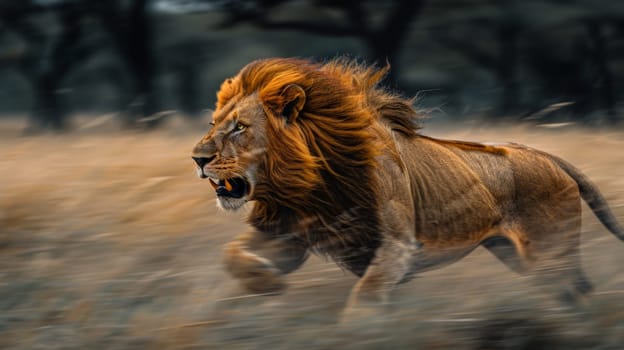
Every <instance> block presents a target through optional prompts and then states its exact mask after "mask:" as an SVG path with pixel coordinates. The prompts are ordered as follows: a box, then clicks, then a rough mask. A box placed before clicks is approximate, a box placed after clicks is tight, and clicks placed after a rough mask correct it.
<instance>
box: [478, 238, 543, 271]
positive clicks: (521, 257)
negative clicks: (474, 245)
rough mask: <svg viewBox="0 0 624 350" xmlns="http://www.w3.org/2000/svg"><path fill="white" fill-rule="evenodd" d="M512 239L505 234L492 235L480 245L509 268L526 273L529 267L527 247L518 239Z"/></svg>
mask: <svg viewBox="0 0 624 350" xmlns="http://www.w3.org/2000/svg"><path fill="white" fill-rule="evenodd" d="M514 241H515V242H514ZM514 241H512V240H511V239H509V238H507V237H505V236H493V237H490V238H487V239H486V240H484V241H483V242H481V245H482V246H483V247H484V248H485V249H487V250H488V251H489V252H490V253H492V254H493V255H494V256H495V257H496V258H498V260H500V261H501V262H502V263H503V264H505V265H506V266H507V267H508V268H509V269H510V270H512V271H514V272H516V273H519V274H526V273H528V272H529V271H530V269H531V262H530V259H529V258H528V257H527V256H526V251H527V249H526V247H525V246H523V245H522V244H523V243H520V242H519V240H514Z"/></svg>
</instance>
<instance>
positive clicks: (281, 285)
mask: <svg viewBox="0 0 624 350" xmlns="http://www.w3.org/2000/svg"><path fill="white" fill-rule="evenodd" d="M307 256H308V253H307V249H306V247H304V246H303V245H302V244H300V243H298V242H294V241H293V240H289V239H282V238H274V237H270V236H269V235H267V234H264V233H261V232H255V231H254V232H250V233H246V234H243V235H241V236H239V237H237V238H236V239H234V240H233V241H232V242H230V243H228V244H227V245H226V246H225V250H224V264H225V267H226V269H227V270H228V271H229V272H230V273H231V274H232V275H233V276H234V277H236V278H238V279H239V280H240V282H241V284H242V285H243V286H244V287H245V288H246V289H248V290H250V291H252V292H254V293H279V292H281V291H282V290H283V289H285V288H286V283H285V282H284V278H283V275H285V274H287V273H289V272H291V271H293V270H295V269H297V268H298V267H299V266H301V264H303V262H304V261H305V260H306V258H307Z"/></svg>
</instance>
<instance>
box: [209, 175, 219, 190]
mask: <svg viewBox="0 0 624 350" xmlns="http://www.w3.org/2000/svg"><path fill="white" fill-rule="evenodd" d="M208 180H209V182H210V185H212V187H213V188H214V189H215V190H216V189H217V188H219V184H218V183H217V181H215V180H213V179H212V178H211V177H209V178H208Z"/></svg>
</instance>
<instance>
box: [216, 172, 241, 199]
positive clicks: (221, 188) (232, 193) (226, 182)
mask: <svg viewBox="0 0 624 350" xmlns="http://www.w3.org/2000/svg"><path fill="white" fill-rule="evenodd" d="M208 179H209V180H210V184H211V185H212V187H213V188H214V189H215V191H216V192H217V196H221V197H231V198H242V197H243V196H244V195H246V194H247V192H248V190H249V183H248V182H247V180H245V179H244V178H242V177H235V178H231V179H219V180H217V179H212V178H208Z"/></svg>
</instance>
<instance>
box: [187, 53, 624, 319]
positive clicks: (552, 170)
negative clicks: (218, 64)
mask: <svg viewBox="0 0 624 350" xmlns="http://www.w3.org/2000/svg"><path fill="white" fill-rule="evenodd" d="M384 73H385V71H383V70H382V71H377V70H374V69H371V68H366V67H364V66H361V65H357V64H353V63H350V62H346V61H332V62H329V63H326V64H316V63H312V62H309V61H304V60H294V59H274V60H264V61H256V62H253V63H251V64H250V65H248V66H247V67H245V68H244V69H243V70H242V71H241V73H240V74H239V75H237V77H235V78H234V79H229V80H227V81H226V82H225V83H224V85H223V86H222V88H221V91H220V92H219V94H218V97H219V101H218V103H217V110H216V111H215V114H214V116H213V119H214V121H215V129H213V130H212V131H211V132H210V133H209V134H208V135H207V136H206V137H204V138H203V139H202V140H201V141H200V143H199V144H198V145H197V146H196V148H195V150H194V158H195V160H196V161H197V162H198V164H199V165H200V171H201V175H202V177H211V178H214V179H215V180H214V181H213V186H215V188H216V189H217V187H218V185H217V183H219V184H220V185H219V186H221V187H222V188H220V189H217V194H220V195H219V200H220V203H221V205H222V206H223V207H225V208H226V209H237V208H238V207H240V206H241V205H242V203H244V201H246V200H254V201H255V202H254V204H253V206H254V207H253V209H252V211H251V214H250V218H249V222H250V224H251V225H252V227H253V230H252V231H251V232H249V233H247V234H244V235H242V236H240V237H238V238H237V239H236V240H234V241H233V242H231V243H230V244H228V246H227V247H226V250H225V262H226V267H227V268H228V270H229V271H230V272H231V273H232V274H233V275H234V276H236V277H238V278H239V279H241V281H242V282H243V284H244V285H245V286H246V287H248V288H249V289H251V290H254V291H259V292H265V291H275V290H278V289H280V288H282V287H283V281H282V277H281V276H282V275H283V274H286V273H289V272H291V271H293V270H294V269H296V268H298V267H299V266H300V265H301V264H302V263H303V262H304V261H305V259H306V257H307V254H308V252H310V251H312V252H317V253H320V254H323V255H327V256H330V257H331V258H333V259H334V260H335V261H336V262H337V263H338V264H340V265H341V266H343V267H345V268H346V269H348V270H350V271H352V272H354V273H355V274H357V275H359V276H361V277H362V278H361V279H360V281H359V282H358V284H357V285H356V287H355V288H354V290H353V293H352V295H351V298H350V301H349V307H350V308H353V307H355V306H356V305H358V304H361V303H362V302H363V301H366V300H368V299H375V300H377V301H379V300H384V299H385V297H386V295H387V292H388V291H389V290H391V289H392V287H393V286H394V285H396V284H397V283H399V282H401V281H406V280H408V279H409V277H410V276H411V275H413V274H414V273H417V272H419V271H423V270H426V269H430V268H435V267H439V266H443V265H444V264H447V263H450V262H453V261H456V260H458V259H460V258H461V257H463V256H465V255H466V254H468V253H470V252H471V251H472V250H473V249H475V248H476V247H478V246H479V245H483V246H484V247H486V248H487V249H489V250H490V251H491V252H492V253H493V254H494V255H496V256H497V257H498V258H499V259H500V260H501V261H503V262H504V263H505V264H506V265H508V266H509V267H510V268H511V269H513V270H514V271H517V272H527V271H533V272H535V274H537V275H538V276H541V277H546V278H548V279H549V280H552V278H554V277H557V278H559V279H561V280H562V281H563V282H566V283H568V285H569V286H571V287H572V288H568V289H567V291H568V292H571V293H572V294H578V293H581V294H582V293H585V292H586V291H588V290H589V289H590V285H589V283H588V282H587V281H586V280H585V278H584V277H583V273H582V271H581V269H580V265H579V257H578V248H579V235H580V214H581V197H583V199H585V200H586V201H588V203H589V204H590V206H591V207H592V209H593V210H594V212H595V213H596V214H597V215H598V217H599V218H600V219H601V221H602V222H603V223H605V225H606V226H607V227H608V228H609V229H610V230H611V231H612V232H613V233H614V234H616V235H617V236H618V237H619V238H620V239H624V234H622V230H621V228H620V227H619V225H618V224H617V222H616V221H615V219H614V217H613V215H612V214H611V212H610V211H609V209H608V207H607V206H606V203H605V202H604V199H603V198H602V196H601V195H600V193H599V192H598V190H597V189H596V188H595V186H593V185H592V184H591V182H589V180H587V178H586V177H584V176H583V175H582V174H581V173H579V172H578V171H577V170H576V169H574V168H573V167H572V166H571V165H569V164H568V163H566V162H564V161H563V160H561V159H559V158H556V157H555V156H552V155H549V154H546V153H544V152H540V151H537V150H533V149H530V148H528V147H524V146H521V145H516V144H501V145H484V144H478V143H471V142H463V141H445V140H437V139H433V138H430V137H426V136H423V135H420V134H418V132H417V131H418V129H419V125H418V122H419V117H418V114H417V113H416V111H415V110H414V109H413V107H412V105H411V101H410V100H407V99H403V98H401V97H399V96H397V95H394V94H391V93H388V92H386V91H385V90H383V89H380V88H378V87H377V86H376V84H377V82H378V80H379V79H380V78H381V77H382V76H383V74H384ZM241 123H242V124H243V126H240V125H239V124H241ZM233 125H236V127H235V128H234V129H233V128H232V126H233ZM230 183H238V184H242V183H244V184H245V185H240V186H239V188H238V189H237V190H238V191H236V189H235V190H231V189H228V190H225V189H224V188H223V186H224V184H228V185H229V184H230ZM230 187H231V185H230ZM243 189H244V190H245V191H246V192H245V191H243ZM231 191H233V192H231ZM241 191H243V192H245V193H246V194H245V197H242V199H239V198H238V195H239V194H240V192H241ZM234 192H236V194H237V195H236V196H234V195H233V193H234ZM231 197H235V198H231Z"/></svg>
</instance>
